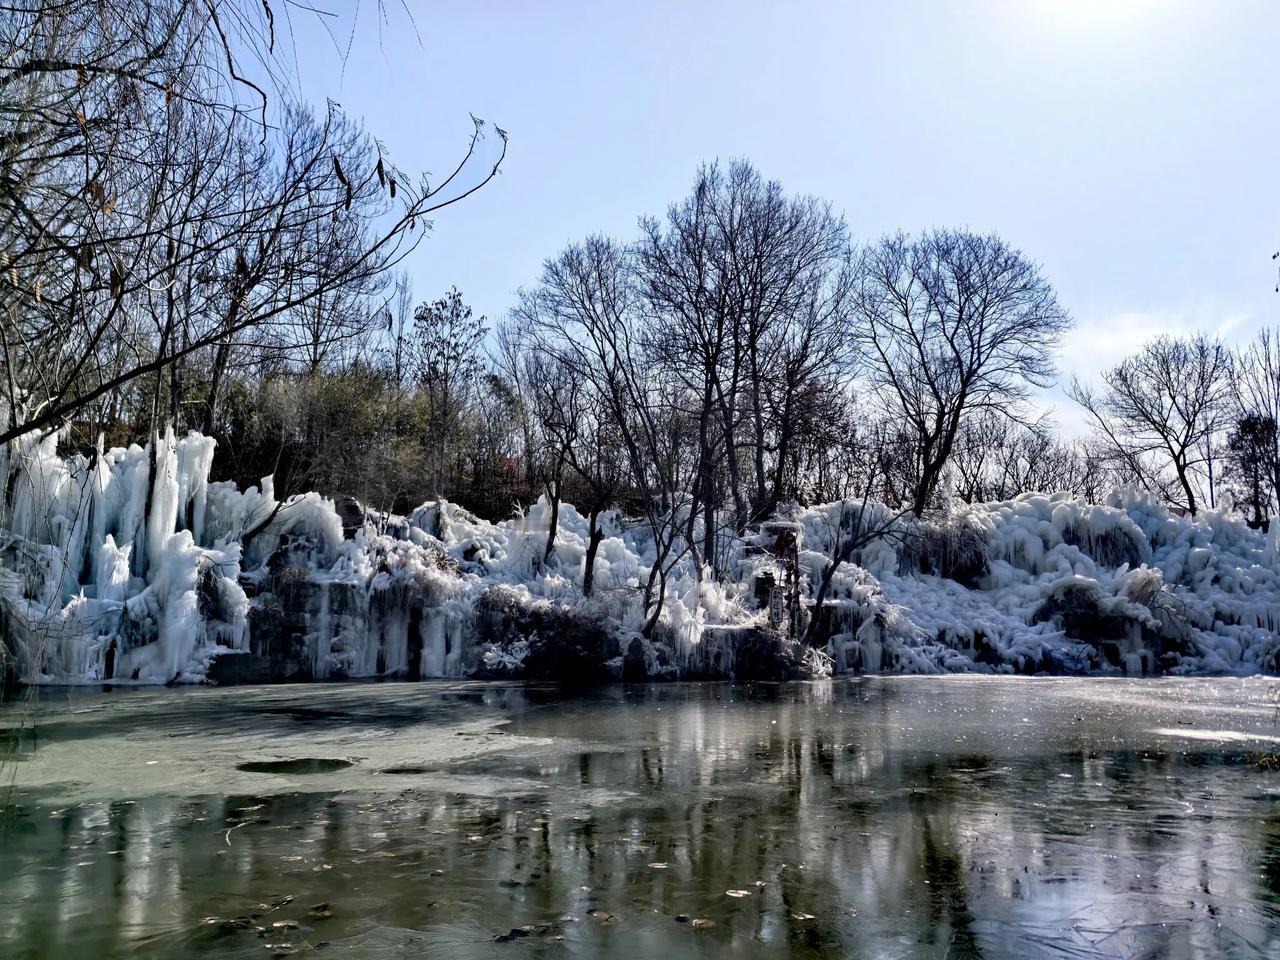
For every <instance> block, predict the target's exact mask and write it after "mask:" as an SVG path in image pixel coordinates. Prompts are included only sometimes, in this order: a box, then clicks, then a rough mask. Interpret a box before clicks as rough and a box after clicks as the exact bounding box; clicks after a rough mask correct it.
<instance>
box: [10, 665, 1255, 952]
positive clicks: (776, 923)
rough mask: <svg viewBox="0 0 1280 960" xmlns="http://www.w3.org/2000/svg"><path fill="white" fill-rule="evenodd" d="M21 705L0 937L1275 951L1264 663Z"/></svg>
mask: <svg viewBox="0 0 1280 960" xmlns="http://www.w3.org/2000/svg"><path fill="white" fill-rule="evenodd" d="M20 718H25V720H24V723H25V727H24V729H25V730H26V739H25V740H24V741H23V746H22V747H21V748H20V750H19V753H18V757H19V758H18V759H17V760H15V761H14V763H13V768H15V769H14V775H15V777H16V780H17V787H16V791H15V794H14V800H15V802H16V805H17V808H18V809H16V810H14V811H11V814H12V815H11V817H10V818H9V819H7V820H6V821H5V822H6V823H8V824H10V825H11V826H12V830H11V832H9V833H6V834H4V835H3V842H0V903H4V904H5V907H6V909H4V910H3V911H0V956H5V957H9V956H15V957H24V958H29V960H68V958H74V960H80V958H84V957H95V958H98V957H101V958H104V960H115V958H123V957H129V958H135V957H143V958H170V957H202V956H203V957H219V958H230V957H237V958H238V957H259V956H270V952H269V951H267V950H266V948H265V947H264V946H263V944H264V938H262V937H259V936H258V933H257V931H256V929H254V928H255V927H257V926H261V927H263V928H264V929H265V930H266V931H267V932H268V934H269V935H268V937H267V938H265V942H268V943H280V942H287V943H292V944H296V945H298V946H299V947H300V948H309V947H310V946H318V945H319V943H321V942H324V943H325V944H326V945H325V946H324V947H323V948H322V950H321V951H320V952H322V953H323V954H327V955H333V956H335V957H342V958H348V957H349V958H353V960H354V958H361V960H364V958H369V957H383V956H385V957H404V956H437V955H438V956H447V957H457V958H462V960H466V958H482V957H483V958H489V957H495V956H501V955H503V954H502V952H501V951H508V952H513V953H519V954H520V955H522V956H523V955H531V956H543V955H545V956H560V955H563V956H589V957H599V958H609V960H622V958H627V960H630V958H633V957H638V956H640V957H652V956H671V957H684V956H702V957H713V958H730V957H744V956H745V957H760V958H785V957H794V956H803V957H813V958H823V960H825V958H845V957H881V956H895V957H912V958H914V957H920V958H936V957H942V956H971V957H972V956H982V957H987V958H1041V957H1046V958H1049V957H1052V958H1060V957H1064V956H1066V957H1133V956H1144V957H1162V958H1174V960H1180V958H1192V957H1215V958H1216V957H1257V956H1272V955H1275V954H1276V953H1277V952H1278V951H1280V906H1278V904H1280V874H1278V873H1277V868H1276V864H1277V862H1280V819H1277V816H1276V810H1275V804H1276V797H1277V796H1278V795H1280V793H1278V791H1280V786H1278V785H1277V782H1276V780H1275V777H1276V773H1275V772H1274V771H1271V770H1267V769H1264V768H1262V767H1260V766H1259V765H1258V763H1257V759H1258V757H1259V756H1261V755H1263V754H1265V753H1269V752H1270V751H1272V750H1273V749H1274V745H1273V743H1272V740H1273V739H1274V737H1275V735H1276V733H1277V726H1276V722H1275V709H1274V706H1273V704H1272V701H1271V698H1270V685H1269V681H1266V680H1263V679H1259V678H1255V679H1250V680H1247V681H1240V680H1234V679H1214V680H1159V681H1146V682H1133V681H1127V680H1096V679H1090V680H1039V679H1004V678H973V677H969V678H966V677H947V678H928V677H923V678H921V677H908V678H873V679H861V680H854V681H835V682H824V683H816V684H797V685H772V684H766V685H757V686H751V685H729V684H698V685H692V684H674V685H665V686H632V687H626V688H623V687H607V688H603V689H600V690H597V691H594V692H592V693H590V694H588V695H582V696H567V695H564V694H560V693H557V692H555V691H553V690H550V689H546V688H541V687H538V686H535V685H507V684H476V683H453V682H450V683H442V684H433V685H427V686H423V685H420V684H394V683H393V684H377V685H323V686H312V687H292V688H280V687H274V688H239V689H235V690H209V689H187V690H172V689H170V690H164V689H151V690H132V691H116V692H115V693H112V694H109V695H103V694H100V693H96V692H95V693H90V692H84V693H77V694H73V695H71V696H70V697H68V695H67V694H65V693H64V692H61V691H59V692H53V691H50V692H47V693H45V694H43V695H39V694H38V695H37V697H36V700H35V704H34V709H33V710H30V711H28V710H27V709H26V708H25V705H14V706H13V707H12V708H8V709H6V708H4V707H0V736H3V735H5V734H7V733H8V732H9V731H11V730H12V729H13V724H14V723H16V722H17V721H18V720H19V719H20ZM326 759H327V760H330V761H334V760H341V761H346V762H350V763H351V764H352V765H351V766H350V767H344V768H336V767H337V765H336V764H334V763H323V762H310V761H313V760H314V761H322V760H326ZM90 761H91V762H90ZM257 764H261V765H264V766H265V769H259V770H243V769H237V767H243V766H250V765H257ZM326 767H330V768H335V769H328V770H326V769H325V768H326ZM657 864H662V865H663V866H661V867H658V866H655V865H657ZM730 890H733V891H745V892H746V895H745V896H729V895H728V891H730ZM320 903H325V904H328V907H327V908H326V910H325V911H324V913H327V914H329V915H328V916H320V917H314V916H312V915H311V912H312V910H313V909H314V908H315V906H316V905H317V904H320ZM610 917H612V918H614V920H613V921H610V920H609V919H608V918H610ZM680 917H685V918H687V919H688V920H692V919H694V918H699V919H704V920H709V921H711V922H712V923H713V924H714V925H712V926H707V925H702V926H700V927H699V928H694V927H693V926H692V925H691V924H690V923H687V922H681V921H680V920H679V919H678V918H680ZM563 918H575V919H563ZM242 923H244V924H247V926H242ZM276 923H281V924H283V926H281V927H276V926H274V924H276ZM291 925H292V926H291ZM526 926H527V927H529V928H530V929H529V930H528V931H524V930H523V929H522V928H524V927H526ZM513 929H519V930H521V932H522V933H525V934H526V936H521V937H517V938H516V939H517V940H520V941H524V942H507V943H495V942H494V940H493V938H494V937H495V936H496V935H509V933H510V931H511V930H513ZM559 937H562V938H563V939H560V940H558V939H556V938H559Z"/></svg>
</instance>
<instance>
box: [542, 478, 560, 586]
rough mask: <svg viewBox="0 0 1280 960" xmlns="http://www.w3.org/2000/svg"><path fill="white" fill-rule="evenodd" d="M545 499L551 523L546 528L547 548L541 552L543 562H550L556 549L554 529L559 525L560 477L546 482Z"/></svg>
mask: <svg viewBox="0 0 1280 960" xmlns="http://www.w3.org/2000/svg"><path fill="white" fill-rule="evenodd" d="M547 499H549V500H550V501H551V523H550V526H549V527H548V529H547V549H546V550H544V551H543V552H542V562H543V564H544V565H545V564H548V563H550V562H551V555H552V554H553V553H554V552H555V549H556V530H557V528H558V527H559V526H560V478H559V477H556V478H555V479H553V480H552V481H551V482H550V483H548V484H547Z"/></svg>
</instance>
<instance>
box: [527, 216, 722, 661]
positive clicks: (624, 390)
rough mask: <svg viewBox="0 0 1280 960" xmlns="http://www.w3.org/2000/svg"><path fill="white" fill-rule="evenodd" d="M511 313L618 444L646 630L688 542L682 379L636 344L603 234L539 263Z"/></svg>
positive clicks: (629, 303) (620, 265)
mask: <svg viewBox="0 0 1280 960" xmlns="http://www.w3.org/2000/svg"><path fill="white" fill-rule="evenodd" d="M514 316H515V317H516V318H517V320H518V321H519V322H521V323H523V324H525V325H526V327H527V328H528V329H529V330H530V331H532V332H533V333H534V335H535V337H536V341H535V344H536V346H535V349H538V350H541V351H544V352H546V353H547V354H549V355H552V356H555V357H556V358H557V359H558V361H559V362H561V363H563V364H564V366H565V367H566V369H568V370H569V371H571V372H572V374H573V376H574V377H576V378H577V379H579V380H581V381H583V382H584V383H587V384H589V385H590V388H591V393H592V394H593V396H594V397H595V398H596V400H595V403H596V404H598V406H597V408H596V410H597V413H596V415H597V416H600V415H601V414H603V416H604V417H605V418H606V419H607V421H608V429H609V431H611V432H616V437H617V440H618V443H619V445H620V446H621V448H622V450H623V451H624V452H625V461H626V464H627V468H628V470H629V471H630V476H629V477H628V481H629V484H630V485H631V486H632V488H633V489H634V490H635V491H636V500H637V501H638V503H637V505H638V507H639V508H640V510H641V511H642V512H643V514H644V519H645V524H646V526H647V528H648V531H649V533H650V535H651V536H652V538H653V541H654V562H653V564H652V566H651V567H650V573H649V577H648V580H647V582H646V584H645V587H644V595H643V607H644V616H645V625H644V633H645V635H646V636H649V635H651V634H652V632H653V630H654V628H655V627H656V626H657V623H658V620H659V618H660V616H661V614H662V608H663V604H664V602H665V597H666V588H667V577H668V575H669V573H670V570H671V567H672V565H673V564H674V563H675V562H676V561H677V560H678V559H679V558H680V557H681V556H683V555H684V554H685V553H686V552H688V550H689V549H690V544H689V542H688V540H687V539H686V533H687V531H688V529H689V526H688V524H687V516H688V513H689V512H691V510H692V507H691V504H690V503H689V500H688V498H687V496H686V491H687V490H688V489H689V486H688V481H689V474H688V473H687V467H688V465H689V464H690V463H691V462H696V461H694V460H693V458H691V457H690V455H689V454H690V451H689V449H688V448H689V445H690V442H689V441H690V437H689V433H690V431H689V429H688V426H689V425H688V423H687V421H686V420H685V418H684V417H683V415H682V412H681V409H680V406H679V398H680V397H681V395H682V394H683V392H684V384H683V383H682V382H681V381H680V380H679V379H678V378H675V377H672V376H671V375H670V374H669V373H668V372H667V371H666V370H664V369H663V367H662V366H661V365H660V364H658V363H656V362H655V358H654V354H653V353H652V352H651V351H649V350H646V348H645V347H646V343H645V341H644V339H643V333H644V329H645V328H644V325H643V316H644V315H643V313H642V312H641V311H640V305H639V303H638V297H637V292H636V289H635V283H634V278H633V273H632V265H631V263H630V262H629V259H628V256H627V251H626V250H625V248H623V247H622V246H620V245H619V244H617V243H614V242H613V241H610V240H608V239H605V238H603V237H590V238H588V239H587V240H586V241H585V242H583V243H581V244H574V245H571V246H569V247H568V248H566V249H565V250H564V251H563V252H562V253H561V254H560V255H559V256H558V257H555V258H553V259H550V260H548V261H546V263H545V264H544V265H543V271H542V280H541V282H540V283H539V285H538V286H537V287H536V288H534V289H532V290H526V291H522V293H521V297H520V302H519V304H518V306H517V307H516V309H515V311H514ZM602 436H603V434H602ZM695 469H700V466H699V467H696V468H695Z"/></svg>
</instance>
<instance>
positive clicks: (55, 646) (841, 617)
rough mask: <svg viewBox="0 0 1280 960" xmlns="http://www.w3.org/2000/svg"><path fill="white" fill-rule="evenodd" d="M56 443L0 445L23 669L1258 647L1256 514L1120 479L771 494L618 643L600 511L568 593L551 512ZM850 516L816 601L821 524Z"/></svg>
mask: <svg viewBox="0 0 1280 960" xmlns="http://www.w3.org/2000/svg"><path fill="white" fill-rule="evenodd" d="M57 445H58V438H57V436H56V435H50V436H44V437H38V438H37V437H24V438H21V439H19V440H18V441H16V442H15V443H13V444H11V445H10V446H9V447H8V448H7V449H6V450H5V451H3V452H2V453H0V479H2V480H3V483H4V486H3V490H4V497H3V502H2V503H0V636H3V638H4V641H5V646H6V650H7V653H5V654H3V656H4V657H5V658H6V663H7V665H8V666H7V667H6V669H7V670H9V671H10V672H13V671H15V670H16V672H18V673H20V674H21V675H22V677H23V678H24V679H26V680H28V681H30V682H56V683H77V682H78V683H84V682H104V681H111V682H131V681H137V682H150V683H169V682H175V681H177V682H197V681H202V680H206V679H212V680H215V681H219V680H221V681H227V680H269V679H298V680H302V679H306V680H323V679H330V678H354V677H376V676H391V677H405V678H415V679H416V678H423V677H435V676H464V675H478V676H539V677H555V678H557V679H574V678H576V679H582V680H585V679H607V678H623V679H639V678H644V677H663V678H666V677H670V678H675V677H681V676H684V677H694V676H696V677H712V676H737V677H747V676H753V677H771V678H784V677H790V676H821V675H824V674H826V673H828V672H833V671H834V672H846V671H897V672H939V671H985V672H1042V671H1043V672H1055V673H1090V672H1104V673H1105V672H1130V673H1139V672H1140V673H1153V672H1163V671H1173V672H1181V673H1252V672H1258V671H1274V670H1276V668H1277V655H1278V653H1280V641H1278V640H1277V631H1278V629H1280V548H1278V547H1277V543H1280V533H1277V531H1278V530H1280V523H1273V524H1272V525H1271V532H1270V533H1268V534H1262V533H1259V532H1258V531H1255V530H1252V529H1250V528H1249V527H1248V526H1247V525H1246V524H1244V523H1243V522H1241V521H1238V520H1237V519H1235V518H1233V517H1231V516H1229V515H1227V513H1226V512H1225V511H1216V512H1215V511H1209V512H1206V513H1205V514H1203V515H1202V516H1200V517H1199V518H1196V519H1189V518H1186V517H1182V516H1179V515H1177V514H1175V513H1172V512H1171V511H1169V510H1167V509H1165V508H1164V507H1162V506H1161V505H1159V504H1158V503H1156V502H1155V501H1154V500H1152V499H1151V498H1149V497H1145V496H1143V495H1140V494H1137V493H1134V492H1121V493H1118V494H1116V495H1114V496H1112V497H1111V498H1110V499H1109V500H1108V502H1107V503H1105V504H1086V503H1083V502H1081V501H1078V500H1074V499H1072V498H1070V497H1068V496H1066V495H1062V494H1054V495H1043V494H1033V495H1024V496H1021V497H1018V498H1016V499H1014V500H1011V501H1007V502H1003V503H992V504H981V505H971V506H964V507H961V508H958V509H956V510H955V511H953V512H952V513H950V514H948V515H946V516H943V517H937V518H928V519H926V520H923V521H920V520H916V519H914V518H910V517H895V515H894V514H893V513H892V512H891V511H889V510H888V509H887V508H885V507H884V506H883V505H880V504H867V505H865V507H864V506H863V505H861V504H858V505H856V506H857V509H856V510H851V509H850V505H847V504H839V503H836V504H824V505H818V506H813V507H808V508H804V509H801V508H798V507H795V506H792V507H791V508H789V509H787V510H784V511H783V512H782V513H781V514H780V515H779V516H778V517H776V518H774V519H773V520H771V521H770V522H769V523H767V524H765V525H763V526H761V527H760V528H755V529H752V530H748V531H747V532H746V533H745V534H744V535H743V536H742V537H741V538H739V539H738V540H736V541H735V542H734V543H732V544H731V545H730V546H729V548H728V550H727V553H726V557H725V560H724V563H723V574H722V576H721V577H719V578H713V577H711V576H709V573H708V571H707V570H706V569H702V570H699V569H695V568H694V567H693V564H692V561H691V560H690V559H689V557H688V555H687V554H686V553H685V552H683V551H681V550H679V549H677V550H676V551H674V555H675V556H677V557H678V558H679V559H678V560H677V561H676V562H675V563H673V564H672V565H671V566H670V569H668V570H667V571H666V577H665V581H666V582H665V592H664V594H663V603H662V607H661V611H660V615H659V617H658V619H657V622H656V627H654V628H653V629H652V630H651V631H649V632H648V633H647V634H646V633H645V632H644V631H643V629H642V628H643V627H644V626H645V624H646V622H647V621H648V619H649V617H648V614H649V613H650V612H651V610H646V609H645V600H644V597H645V593H646V585H648V584H649V583H650V580H651V578H650V574H651V572H653V567H654V564H655V563H656V562H657V560H656V558H657V551H656V549H655V547H654V544H653V540H652V537H651V535H650V534H649V533H648V529H647V526H646V525H645V524H643V523H638V522H637V523H631V522H627V521H626V520H625V519H624V518H622V517H621V516H620V515H619V514H618V513H617V512H615V511H610V512H607V513H605V514H603V515H602V516H601V517H600V518H598V519H599V529H600V533H601V534H602V539H601V541H600V544H599V549H598V551H597V553H596V556H595V561H594V590H593V593H592V595H591V596H589V597H586V596H584V595H583V581H584V573H585V570H584V567H585V563H586V556H587V551H588V547H589V544H590V540H591V531H590V524H589V522H588V519H587V518H586V517H584V516H583V515H582V514H580V513H579V512H578V511H577V510H576V509H574V507H573V506H572V505H570V504H561V505H560V506H559V509H558V511H553V510H552V509H551V506H550V504H548V503H547V502H546V501H545V500H540V501H538V502H536V503H534V504H532V505H531V506H530V507H529V508H528V509H527V510H525V511H523V512H521V513H519V514H518V515H516V516H514V517H512V518H510V519H507V520H502V521H499V522H490V521H486V520H482V519H480V518H478V517H476V516H474V515H472V514H470V513H469V512H468V511H466V510H464V509H462V508H461V507H459V506H457V505H456V504H452V503H448V502H446V501H433V502H429V503H426V504H423V505H422V506H420V507H419V508H417V509H416V510H414V511H412V512H411V513H410V514H409V515H408V516H406V517H398V516H391V515H383V514H377V513H376V512H373V511H368V510H365V509H364V508H363V507H361V506H360V505H359V504H358V503H356V502H355V501H352V500H350V498H346V499H344V500H343V502H342V505H341V510H340V509H339V508H338V507H337V506H335V503H334V502H333V501H331V500H328V499H326V498H325V497H322V496H320V495H319V494H315V493H307V494H303V495H301V496H293V497H286V498H282V499H278V498H277V496H276V492H275V489H274V486H273V483H272V480H271V478H270V477H267V478H265V479H263V480H262V481H261V483H260V484H259V485H257V486H254V487H250V488H249V489H247V490H243V491H242V490H239V489H237V488H236V487H235V485H233V484H230V483H226V482H212V483H211V482H210V480H209V470H210V467H211V464H212V462H213V451H214V443H213V441H212V440H211V439H209V438H206V437H202V436H200V435H198V434H189V435H188V436H186V437H181V438H176V437H174V436H173V435H172V433H166V434H165V435H163V436H158V437H155V438H153V440H152V443H151V444H149V445H148V446H146V447H139V446H132V447H129V448H117V449H111V450H104V449H101V448H99V449H97V450H96V451H93V452H92V453H91V454H89V455H87V456H86V455H81V454H72V455H70V456H63V455H60V454H59V452H58V446H57ZM553 514H554V515H556V516H557V518H558V519H557V525H556V526H557V529H556V536H555V538H554V548H553V549H552V551H551V553H550V554H549V555H548V553H547V542H548V533H549V527H550V523H551V517H552V515H553ZM850 518H853V519H852V521H851V519H850ZM868 531H877V535H875V536H872V537H870V538H869V539H866V541H865V542H861V543H860V545H859V546H858V548H857V549H856V550H853V551H852V552H851V554H850V555H849V556H848V557H847V558H844V559H842V562H841V564H840V565H839V566H838V567H837V568H836V569H835V570H834V572H833V573H831V574H830V576H829V577H826V579H828V581H829V582H828V586H827V591H826V594H825V596H824V597H823V598H822V602H821V603H820V604H819V603H818V602H817V593H818V588H819V584H820V583H821V582H822V581H823V579H824V576H825V575H826V574H827V572H828V564H829V563H830V561H831V558H832V556H833V550H834V549H835V548H836V547H838V546H839V543H840V539H841V538H842V537H849V536H860V535H863V534H866V533H867V532H868ZM700 533H701V532H700V531H698V530H696V529H695V536H698V537H700ZM783 544H785V550H784V549H782V545H783ZM779 604H781V608H782V615H781V616H779ZM797 604H798V606H797ZM771 606H772V607H773V610H772V611H771V610H770V607H771ZM810 624H812V627H811V628H810ZM806 641H807V642H806Z"/></svg>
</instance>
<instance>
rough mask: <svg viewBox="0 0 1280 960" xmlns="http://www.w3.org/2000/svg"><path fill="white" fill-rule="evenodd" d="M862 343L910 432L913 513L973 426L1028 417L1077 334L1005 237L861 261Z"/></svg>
mask: <svg viewBox="0 0 1280 960" xmlns="http://www.w3.org/2000/svg"><path fill="white" fill-rule="evenodd" d="M859 268H860V271H859V272H860V276H859V279H858V288H857V292H856V294H855V299H856V303H857V315H856V320H855V322H854V327H853V335H854V336H855V337H856V339H857V341H858V343H859V345H860V346H861V348H862V350H863V354H864V360H865V376H866V379H867V381H868V384H869V386H870V388H871V390H872V391H873V393H874V395H875V396H876V397H877V399H878V400H879V401H880V402H881V403H882V404H884V406H885V407H886V408H887V409H888V410H890V411H891V412H892V415H893V416H895V417H897V418H900V420H901V421H902V423H903V424H904V425H905V426H907V427H908V428H909V429H910V430H911V432H912V434H913V442H914V446H915V458H916V470H915V473H916V477H915V482H914V483H913V485H912V486H913V490H912V494H911V503H910V506H911V509H912V510H913V511H914V512H915V513H916V514H917V515H920V514H922V513H923V512H924V510H925V508H926V507H927V506H928V505H929V504H930V503H931V501H932V500H933V498H934V495H935V494H936V493H937V491H938V488H939V484H940V482H941V480H942V477H943V472H944V470H945V468H946V466H947V464H948V462H949V460H950V458H951V456H952V453H953V450H954V446H955V442H956V438H957V436H958V434H959V431H960V427H961V425H962V424H963V423H964V421H965V419H966V418H967V417H968V416H970V415H971V414H974V413H977V412H979V411H983V410H989V411H994V412H996V413H998V414H999V415H1001V416H1004V417H1008V418H1015V419H1016V418H1019V417H1020V416H1021V415H1022V412H1023V409H1024V407H1025V403H1026V401H1027V399H1028V397H1029V393H1030V389H1031V388H1032V387H1043V386H1047V385H1048V384H1049V383H1051V382H1052V378H1053V375H1054V367H1053V360H1052V357H1053V355H1054V351H1055V349H1056V347H1057V344H1058V342H1059V340H1060V338H1061V336H1062V334H1063V333H1064V332H1065V331H1066V330H1067V329H1068V327H1069V326H1070V320H1069V318H1068V316H1067V314H1066V311H1064V310H1063V309H1062V307H1061V306H1059V305H1058V302H1057V299H1056V298H1055V296H1054V293H1053V290H1052V288H1051V287H1050V286H1049V284H1048V282H1047V281H1046V280H1045V279H1044V278H1043V277H1041V275H1040V271H1039V269H1038V268H1037V267H1036V265H1035V264H1033V263H1031V262H1030V261H1029V260H1027V259H1026V258H1025V257H1024V256H1023V255H1022V254H1021V253H1019V252H1018V251H1017V250H1014V249H1013V248H1011V247H1009V246H1008V245H1006V244H1005V243H1004V241H1003V240H1001V239H1000V238H999V237H996V236H976V235H974V234H969V233H954V232H935V233H930V234H926V235H925V236H923V237H921V238H920V239H918V240H911V239H909V238H908V237H906V236H904V235H898V236H894V237H889V238H886V239H885V240H882V241H881V242H880V243H878V244H876V245H874V246H872V247H870V248H868V249H867V250H865V251H864V252H863V255H862V257H861V261H860V264H859Z"/></svg>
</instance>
